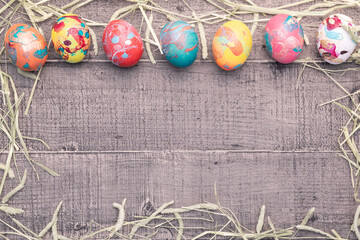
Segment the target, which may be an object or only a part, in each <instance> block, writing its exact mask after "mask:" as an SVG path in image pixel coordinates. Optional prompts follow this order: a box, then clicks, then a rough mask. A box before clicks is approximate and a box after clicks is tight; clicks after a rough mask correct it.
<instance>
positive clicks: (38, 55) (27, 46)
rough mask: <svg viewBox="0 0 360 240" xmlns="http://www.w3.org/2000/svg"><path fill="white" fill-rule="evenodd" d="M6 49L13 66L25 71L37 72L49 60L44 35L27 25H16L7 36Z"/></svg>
mask: <svg viewBox="0 0 360 240" xmlns="http://www.w3.org/2000/svg"><path fill="white" fill-rule="evenodd" d="M5 49H6V52H7V55H8V56H9V58H10V61H11V63H12V64H14V65H16V66H17V67H18V68H20V69H22V70H24V71H37V70H39V69H40V68H41V67H42V66H43V65H44V64H45V62H46V60H47V58H48V47H47V44H46V41H45V38H44V37H43V35H41V34H40V33H39V32H38V31H37V30H36V29H35V28H33V27H31V26H29V25H27V24H21V23H20V24H15V25H13V26H11V27H10V28H9V30H8V31H7V32H6V35H5Z"/></svg>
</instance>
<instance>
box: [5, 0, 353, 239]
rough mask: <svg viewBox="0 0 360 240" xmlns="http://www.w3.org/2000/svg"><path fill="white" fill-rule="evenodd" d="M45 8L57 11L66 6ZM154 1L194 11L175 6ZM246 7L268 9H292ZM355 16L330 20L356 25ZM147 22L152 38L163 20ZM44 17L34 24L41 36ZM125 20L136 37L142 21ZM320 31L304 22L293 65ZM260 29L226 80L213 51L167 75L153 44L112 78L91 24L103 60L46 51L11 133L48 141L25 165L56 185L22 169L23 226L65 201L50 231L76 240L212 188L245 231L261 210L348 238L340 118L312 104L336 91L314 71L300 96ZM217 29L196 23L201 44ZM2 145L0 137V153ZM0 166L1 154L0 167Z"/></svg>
mask: <svg viewBox="0 0 360 240" xmlns="http://www.w3.org/2000/svg"><path fill="white" fill-rule="evenodd" d="M51 2H52V3H53V4H56V5H58V6H62V5H64V4H65V3H67V2H69V1H64V0H56V1H51ZM158 2H159V3H161V4H162V5H163V6H164V7H166V8H167V9H171V10H173V11H176V12H179V13H183V14H190V10H189V9H187V8H186V7H185V6H184V3H183V2H182V1H181V0H178V1H161V2H160V1H158ZM188 2H189V3H190V4H191V7H192V8H193V9H194V10H195V11H196V12H200V13H201V12H204V11H210V10H214V9H215V8H213V7H210V6H209V5H208V4H206V3H204V1H203V0H196V1H191V2H190V1H188ZM254 2H255V3H256V4H258V5H261V6H269V7H274V6H279V5H282V4H285V3H286V2H288V3H290V2H292V1H290V0H287V1H280V0H276V1H270V0H267V1H260V0H258V1H254ZM1 4H2V3H0V7H1V6H2V5H1ZM126 4H128V3H127V2H125V1H117V0H109V1H107V0H97V1H93V2H92V3H91V4H89V5H86V6H84V7H82V8H81V9H79V10H77V11H76V12H75V13H77V14H80V15H81V16H83V17H85V18H90V19H94V20H97V21H100V22H107V21H108V20H109V18H110V16H111V14H112V13H113V11H114V9H115V8H120V7H121V6H125V5H126ZM356 11H357V10H356V9H346V10H341V11H339V12H341V13H345V14H348V15H349V16H352V17H354V18H355V20H357V19H358V17H357V12H356ZM148 14H150V13H149V12H148ZM154 17H155V18H154V26H155V31H156V32H157V33H159V32H160V29H161V27H162V26H163V25H164V24H165V22H166V18H165V17H164V16H160V15H158V14H154ZM251 18H252V15H249V16H244V19H241V20H246V19H251ZM54 20H55V19H52V20H51V21H47V22H45V23H43V24H41V27H42V28H43V29H44V32H45V36H46V38H47V39H49V36H50V29H51V26H52V21H54ZM126 20H128V21H130V22H131V23H132V24H133V25H134V26H135V27H137V29H141V30H140V32H142V33H143V32H144V27H145V25H144V23H143V24H142V27H140V25H141V14H140V13H139V12H136V13H135V14H133V15H131V16H128V17H127V18H126ZM320 21H321V18H305V19H304V20H303V21H302V22H303V26H304V29H305V32H306V33H307V34H308V37H309V38H310V43H311V45H310V46H308V47H306V48H305V50H304V52H303V53H302V55H301V58H302V59H304V58H306V57H312V58H313V59H316V60H317V61H318V60H319V58H318V56H317V52H316V51H315V45H314V43H315V42H314V40H315V29H316V28H317V26H318V25H319V23H320ZM219 25H220V24H219ZM248 26H249V27H250V24H248ZM264 26H265V23H261V24H260V25H259V27H258V30H257V32H256V33H255V35H254V47H253V50H252V53H251V55H250V58H249V60H248V62H247V63H246V64H245V65H244V66H243V67H242V68H241V69H239V70H237V71H234V72H224V71H222V70H221V69H219V68H218V67H217V66H216V64H215V63H214V62H213V58H212V54H211V51H209V59H208V60H201V59H200V54H199V56H198V60H197V61H196V63H195V64H193V65H192V66H191V67H189V68H186V69H176V68H174V67H172V66H171V65H170V64H169V63H167V62H166V61H164V59H163V56H160V55H159V53H158V52H157V51H156V50H155V48H153V49H154V54H155V57H156V59H157V60H160V61H159V63H158V64H156V65H152V64H150V63H149V62H148V57H147V55H146V53H144V56H143V59H142V61H141V62H140V63H139V64H138V65H137V66H135V67H133V68H131V69H121V68H117V67H115V66H113V65H112V64H111V63H110V62H109V61H108V60H107V59H106V57H105V55H104V53H103V50H102V46H101V36H102V31H103V29H104V28H102V27H95V28H94V30H95V32H96V34H97V39H98V42H99V43H100V45H99V50H100V52H99V56H95V55H94V53H93V52H92V51H90V54H89V56H88V57H87V58H86V59H85V61H84V62H82V63H79V64H76V65H71V64H66V63H63V62H59V57H58V56H57V55H56V54H55V52H54V49H53V48H51V50H50V62H49V63H47V64H46V65H45V67H44V69H43V73H42V75H41V80H40V82H39V84H38V87H37V90H36V93H35V97H34V99H33V103H32V107H31V109H30V113H29V115H28V116H22V117H21V120H20V124H21V126H22V131H23V133H24V135H28V136H33V137H38V138H42V139H44V140H45V141H46V142H47V143H49V145H50V146H51V149H50V151H47V152H43V151H44V150H45V149H44V148H43V146H41V145H40V144H38V143H34V142H29V143H28V144H29V145H28V146H29V148H30V150H31V152H32V156H33V158H34V159H37V160H39V161H40V162H42V163H44V164H45V165H46V166H48V167H51V168H53V169H54V170H56V171H57V172H59V173H60V174H61V176H60V177H58V178H54V177H51V176H49V175H48V174H46V173H43V172H41V181H37V180H36V179H35V174H34V173H33V172H30V173H29V179H28V182H27V184H26V187H25V189H24V190H23V191H22V192H20V193H19V194H18V195H16V196H15V197H14V198H13V199H12V200H11V202H10V204H13V205H14V206H18V207H22V208H23V209H24V210H25V211H26V213H25V214H24V215H23V216H21V217H20V218H19V219H20V220H21V221H22V222H23V223H25V224H26V225H28V226H30V227H31V228H32V229H34V230H35V231H39V230H41V229H42V228H43V227H44V226H45V225H46V223H47V222H48V221H49V220H50V218H51V214H52V212H53V210H54V209H55V207H56V205H57V203H58V202H59V201H61V200H63V201H64V205H63V208H62V210H61V213H60V216H59V217H60V218H59V231H60V232H61V233H62V234H64V235H67V236H72V237H73V238H77V237H79V236H80V235H83V234H85V233H86V232H88V231H89V225H88V222H89V221H90V220H91V219H94V220H96V221H98V222H100V223H102V224H104V225H110V224H112V223H114V222H115V220H116V215H117V212H116V211H115V210H114V209H113V208H112V203H113V202H121V201H122V199H123V198H127V199H128V201H127V207H126V209H127V214H128V216H131V215H137V214H146V213H147V212H146V211H144V209H143V208H142V207H143V205H144V203H145V202H146V200H147V199H148V201H149V202H150V203H151V206H153V207H155V208H156V207H159V206H160V205H161V204H162V203H164V202H167V201H170V200H175V201H176V203H175V205H176V206H178V207H180V206H184V205H190V204H194V203H198V202H201V201H206V200H207V201H212V202H214V201H215V198H214V191H213V185H214V182H215V181H216V182H217V183H218V189H219V196H220V200H221V202H222V203H223V204H224V206H227V207H230V208H231V209H232V210H233V211H234V212H235V213H236V214H237V216H238V217H239V218H240V220H241V222H242V223H243V224H244V225H246V226H248V227H249V228H251V229H254V228H255V226H256V221H257V217H258V214H259V211H260V207H261V205H262V204H265V205H266V206H267V213H268V214H269V215H270V217H271V218H272V220H273V221H274V223H275V225H276V226H278V227H288V226H289V225H292V224H296V223H299V222H301V219H302V218H303V217H304V215H305V214H306V212H307V211H308V209H310V208H311V207H316V208H317V210H316V215H315V218H313V220H314V222H311V225H312V226H315V227H319V228H321V229H324V230H327V231H329V230H331V229H332V228H334V229H336V230H337V231H338V232H339V233H340V234H342V235H343V236H346V234H347V231H348V229H349V228H350V225H351V221H352V218H353V214H354V211H355V209H356V206H357V204H356V203H355V202H354V201H353V198H352V189H351V183H350V178H349V176H348V175H349V174H348V173H349V172H348V171H349V170H348V165H347V164H346V163H345V162H343V161H342V160H341V159H340V158H338V157H337V156H336V150H337V149H336V144H335V143H336V139H337V136H338V134H339V132H338V129H339V128H340V127H341V126H342V124H344V123H345V121H346V120H347V116H346V114H344V112H342V110H340V109H339V108H337V107H336V106H331V105H327V106H325V107H318V105H319V104H320V103H323V102H326V101H328V100H331V99H333V98H336V97H340V96H342V95H343V92H342V91H341V90H339V89H338V88H337V87H336V86H335V84H334V83H333V82H331V80H330V79H328V78H327V77H326V76H325V75H324V74H322V73H320V72H317V71H315V70H310V69H306V71H305V72H304V75H303V77H302V78H301V79H300V82H299V85H298V86H297V76H298V74H299V72H300V70H301V65H300V64H299V63H294V64H291V65H287V66H285V65H280V64H276V63H274V62H273V60H271V58H270V56H269V55H268V54H267V52H266V50H265V49H264V43H263V30H264ZM217 27H218V26H209V25H205V28H206V33H207V37H208V38H207V40H208V44H209V46H211V41H212V36H213V34H214V32H215V31H216V29H217ZM2 34H4V33H2ZM2 36H3V35H0V37H2ZM209 49H211V47H209ZM321 66H322V67H326V68H331V69H343V68H347V67H354V65H352V64H344V65H342V66H330V65H327V64H321ZM1 67H2V69H6V70H7V71H8V72H9V73H10V74H11V75H12V76H14V78H15V81H16V84H17V88H18V91H19V92H20V93H21V92H25V94H26V98H25V100H27V97H28V95H29V92H30V90H31V87H32V83H33V82H32V80H30V79H26V78H24V77H22V76H20V75H19V74H17V73H16V69H15V68H14V67H13V66H11V65H7V66H5V64H1ZM336 78H337V79H338V80H339V82H340V83H341V84H343V85H344V86H345V87H346V88H348V89H349V91H351V92H354V91H356V90H358V88H359V83H358V81H357V73H356V72H348V73H346V74H345V75H344V76H342V77H336ZM22 110H23V111H24V110H25V109H24V106H22ZM3 140H4V138H1V137H0V148H2V146H3V145H2V144H3ZM5 158H6V155H5V154H0V159H1V161H5V160H4V159H5ZM18 164H19V166H20V169H21V170H23V169H25V168H27V169H29V166H28V164H27V163H26V162H25V161H24V160H23V159H21V157H20V158H19V162H18ZM174 176H175V177H174ZM12 184H13V185H12V186H15V185H16V182H15V181H14V182H12ZM10 187H11V186H7V188H6V190H9V189H10ZM0 228H1V226H0ZM172 234H173V233H172ZM166 238H168V239H173V238H174V237H173V235H171V233H169V232H167V233H164V234H163V235H161V234H160V235H159V236H158V237H157V239H166Z"/></svg>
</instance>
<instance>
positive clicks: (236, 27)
mask: <svg viewBox="0 0 360 240" xmlns="http://www.w3.org/2000/svg"><path fill="white" fill-rule="evenodd" d="M251 47H252V36H251V32H250V30H249V28H248V27H247V26H246V25H245V24H244V23H242V22H240V21H235V20H233V21H229V22H226V23H224V24H223V25H222V26H221V27H220V28H219V29H218V30H217V32H216V33H215V37H214V39H213V45H212V50H213V54H214V59H215V61H216V63H217V65H219V67H221V68H222V69H224V70H226V71H232V70H235V69H237V68H239V67H241V66H242V65H243V64H244V62H245V61H246V59H247V58H248V57H249V54H250V51H251Z"/></svg>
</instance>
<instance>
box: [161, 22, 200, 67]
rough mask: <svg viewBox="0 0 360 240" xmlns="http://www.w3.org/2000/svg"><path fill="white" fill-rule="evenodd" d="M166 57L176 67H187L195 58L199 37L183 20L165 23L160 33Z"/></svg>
mask: <svg viewBox="0 0 360 240" xmlns="http://www.w3.org/2000/svg"><path fill="white" fill-rule="evenodd" d="M160 41H161V46H162V50H163V52H164V54H165V57H166V59H167V60H168V61H169V62H170V63H171V64H173V65H174V66H176V67H188V66H190V65H191V64H192V63H193V62H194V61H195V59H196V56H197V53H198V50H199V39H198V36H197V34H196V32H195V30H194V28H193V27H192V26H191V25H190V24H188V23H186V22H183V21H172V22H169V23H167V24H166V25H165V26H164V27H163V29H162V30H161V33H160Z"/></svg>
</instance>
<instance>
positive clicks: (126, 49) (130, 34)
mask: <svg viewBox="0 0 360 240" xmlns="http://www.w3.org/2000/svg"><path fill="white" fill-rule="evenodd" d="M102 41H103V47H104V51H105V54H106V56H107V57H108V58H109V59H110V61H111V62H112V63H113V64H115V65H117V66H120V67H131V66H134V65H135V64H137V63H138V62H139V60H140V58H141V56H142V54H143V52H144V45H143V42H142V40H141V37H140V34H139V33H138V31H137V30H136V29H135V28H134V27H133V26H132V25H131V24H130V23H128V22H126V21H123V20H114V21H111V22H110V23H109V24H108V25H107V26H106V28H105V31H104V34H103V38H102Z"/></svg>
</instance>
